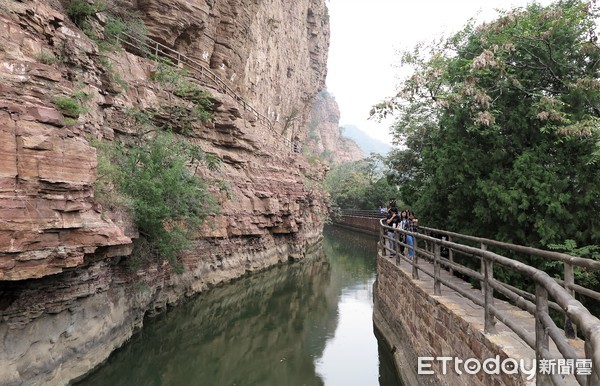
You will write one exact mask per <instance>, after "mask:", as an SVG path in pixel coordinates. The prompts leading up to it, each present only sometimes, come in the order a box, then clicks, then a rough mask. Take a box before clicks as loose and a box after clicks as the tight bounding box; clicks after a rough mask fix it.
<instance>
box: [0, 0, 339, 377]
mask: <svg viewBox="0 0 600 386" xmlns="http://www.w3.org/2000/svg"><path fill="white" fill-rule="evenodd" d="M110 4H111V5H112V6H115V7H118V8H119V9H120V10H121V11H122V12H124V13H127V14H135V15H139V18H140V19H142V20H143V21H144V23H145V25H146V30H147V32H146V33H147V35H148V37H149V38H151V39H153V40H152V41H158V42H161V43H163V44H165V45H166V46H168V47H171V48H175V49H177V50H178V51H179V52H180V53H181V54H183V55H186V56H187V57H189V58H191V59H192V60H194V61H196V62H198V63H201V64H202V65H204V66H206V68H209V69H210V71H211V73H213V74H215V75H217V76H218V77H219V78H221V79H222V80H223V82H224V83H225V84H226V85H227V88H228V90H234V92H235V94H236V95H234V96H232V93H231V92H226V90H224V89H222V88H211V87H210V86H207V85H203V86H204V87H205V88H206V90H207V91H208V92H209V93H210V95H211V101H212V106H213V107H212V111H211V113H212V119H211V120H209V121H207V122H203V121H194V122H191V129H190V130H188V131H186V133H185V135H182V136H181V137H182V138H184V139H185V140H186V141H188V142H189V143H191V144H194V145H196V146H199V147H200V148H201V149H202V150H203V151H205V152H207V153H210V154H214V155H216V156H217V157H219V158H220V159H221V160H222V161H223V163H222V166H221V168H220V170H217V171H214V170H213V171H211V170H209V169H208V168H205V167H202V168H200V169H196V172H197V174H198V175H199V176H201V177H202V178H204V179H205V180H206V181H208V183H209V185H210V187H209V189H210V191H211V193H212V195H213V196H214V197H215V198H216V200H217V201H218V202H219V204H220V207H221V209H220V211H219V212H218V213H214V214H212V215H210V216H209V218H208V219H207V220H206V221H205V222H204V224H203V226H202V228H201V229H198V230H197V232H196V235H195V238H194V241H193V246H192V247H191V248H190V249H189V250H187V251H186V252H185V254H184V255H183V256H182V257H181V259H180V262H181V263H182V266H183V272H182V273H177V272H175V271H174V270H173V268H172V267H171V266H170V264H169V263H168V262H167V261H162V260H160V259H158V260H156V259H155V260H152V261H149V262H146V263H145V264H143V265H142V267H137V266H135V265H134V264H132V260H131V259H132V258H131V256H130V254H131V250H132V241H133V240H136V239H138V238H139V233H138V231H137V229H136V227H135V225H134V224H133V220H132V218H131V217H132V216H131V215H130V214H128V213H126V212H122V211H119V210H116V209H114V208H109V207H106V205H105V206H103V205H102V204H100V203H99V201H98V200H97V198H96V195H97V192H96V191H95V186H96V182H97V179H98V178H101V177H102V176H97V166H98V157H97V153H96V149H95V148H94V147H93V146H92V145H91V142H92V141H100V142H103V143H110V142H111V141H115V140H124V139H127V138H129V139H131V138H135V137H136V133H137V131H136V128H135V125H134V124H133V123H132V119H131V111H142V112H144V111H154V112H156V111H158V110H159V108H158V106H160V105H161V103H164V101H165V100H167V99H169V98H172V97H173V96H172V93H169V91H168V90H165V88H164V87H163V86H164V85H161V84H160V83H158V82H157V81H155V78H154V76H155V74H156V73H157V71H158V70H157V63H156V62H155V61H153V60H151V59H148V58H146V57H143V56H141V55H140V54H139V52H135V50H131V49H129V50H124V49H122V48H118V47H114V48H112V49H108V50H107V49H106V48H102V47H101V43H102V37H103V36H102V26H103V25H105V24H106V22H107V16H106V15H105V13H104V12H99V13H98V14H96V15H94V18H93V20H92V21H91V23H90V25H89V26H88V28H89V30H88V31H86V33H84V32H83V31H82V29H81V28H79V27H77V26H76V25H75V24H74V23H73V22H72V21H71V20H70V19H69V18H68V17H67V16H66V14H67V7H68V5H69V2H65V3H64V4H61V3H60V2H59V1H56V0H51V1H38V0H26V1H11V0H8V1H3V2H0V31H1V33H0V341H1V342H2V348H1V349H0V363H1V364H2V366H0V384H2V385H24V384H27V385H31V384H50V385H52V384H66V383H68V382H69V381H70V380H72V379H74V378H77V377H79V376H82V375H83V374H85V373H86V372H88V371H89V370H90V369H92V368H93V367H95V366H97V365H98V364H99V363H101V362H102V361H103V360H105V359H106V358H107V356H108V355H109V354H110V352H112V351H113V350H114V349H115V348H117V347H119V346H120V345H122V344H123V343H124V342H126V341H127V339H129V337H130V336H131V335H132V333H133V332H134V331H135V329H137V328H139V327H140V326H141V325H142V323H143V319H144V317H145V316H146V315H148V314H153V313H155V312H160V311H161V310H163V309H164V308H165V307H167V306H169V305H173V304H176V303H178V302H179V301H181V300H182V299H184V298H185V297H186V296H190V295H192V294H194V293H197V292H199V291H203V290H205V289H207V288H209V287H211V286H214V285H218V284H220V283H224V282H227V281H230V280H232V279H235V278H238V277H241V276H243V275H246V274H248V273H250V272H255V271H258V270H262V269H265V268H267V267H270V266H273V265H276V264H280V263H284V262H288V261H293V260H298V259H302V258H303V257H304V256H305V255H306V253H307V252H310V251H311V249H312V248H313V247H314V245H316V244H317V243H318V242H319V241H320V240H321V238H322V227H323V223H324V221H325V218H326V216H327V213H326V212H327V208H326V203H325V202H324V199H323V198H322V197H323V194H322V192H321V190H320V188H319V186H320V183H321V182H322V180H323V178H324V174H325V169H326V168H325V167H324V166H323V165H321V164H319V163H316V164H315V163H308V162H307V160H306V157H305V156H304V155H303V154H301V153H298V152H294V149H296V150H297V146H296V147H294V144H297V143H302V142H303V141H305V140H306V138H307V137H308V133H309V130H308V128H307V127H306V125H307V121H308V116H309V112H310V110H311V107H312V104H313V101H314V99H315V96H316V95H317V93H318V91H319V90H321V89H322V88H323V87H324V80H325V75H326V65H325V64H326V59H327V49H328V44H329V24H328V16H327V10H326V7H325V4H324V1H322V0H292V1H283V0H272V1H262V2H257V1H252V0H225V1H213V0H196V1H184V0H180V1H178V0H147V1H135V0H133V1H122V2H118V3H117V2H111V3H110ZM88 35H89V36H92V38H90V37H89V36H88ZM74 97H77V98H74ZM59 98H63V100H64V99H69V98H70V99H71V100H75V99H77V100H79V101H81V103H82V104H83V105H84V106H83V108H82V109H81V111H80V112H78V113H77V114H71V115H70V116H69V114H68V113H65V112H64V111H62V113H61V109H60V108H59V107H58V99H59ZM248 106H252V107H253V108H254V109H255V110H251V109H248ZM257 112H258V113H260V114H261V115H262V116H263V117H266V118H267V120H268V121H265V120H263V119H259V116H258V114H257ZM162 118H164V119H168V118H169V117H162Z"/></svg>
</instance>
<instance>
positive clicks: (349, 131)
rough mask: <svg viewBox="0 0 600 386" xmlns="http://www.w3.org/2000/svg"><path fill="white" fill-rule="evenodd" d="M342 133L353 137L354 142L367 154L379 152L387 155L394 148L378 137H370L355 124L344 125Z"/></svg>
mask: <svg viewBox="0 0 600 386" xmlns="http://www.w3.org/2000/svg"><path fill="white" fill-rule="evenodd" d="M342 128H343V131H342V135H343V136H344V137H347V138H350V139H353V140H354V142H356V144H357V145H358V147H360V149H361V150H362V151H363V153H365V156H367V157H368V156H369V155H370V154H371V153H379V154H381V155H387V153H389V152H390V151H391V150H392V146H391V145H389V144H387V143H385V142H382V141H380V140H378V139H375V138H372V137H369V136H368V135H367V134H365V132H364V131H362V130H360V129H359V128H358V127H356V126H354V125H345V126H342Z"/></svg>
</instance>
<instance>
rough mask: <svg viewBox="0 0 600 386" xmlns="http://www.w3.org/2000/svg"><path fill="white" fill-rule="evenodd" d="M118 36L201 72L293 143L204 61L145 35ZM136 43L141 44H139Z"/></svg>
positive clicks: (198, 78) (271, 128)
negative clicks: (201, 61)
mask: <svg viewBox="0 0 600 386" xmlns="http://www.w3.org/2000/svg"><path fill="white" fill-rule="evenodd" d="M122 36H124V37H125V39H123V38H122ZM116 38H117V40H118V41H120V42H122V43H124V44H125V45H127V46H129V47H132V48H134V49H135V50H140V48H142V47H145V48H146V49H148V50H149V52H150V53H154V55H156V56H158V55H159V54H160V55H161V56H164V57H167V58H169V59H171V61H172V63H173V65H174V66H176V65H178V64H179V63H181V64H183V65H184V66H186V67H187V68H188V69H190V70H192V71H193V72H194V73H197V74H199V76H200V77H197V76H194V79H196V80H198V81H199V82H200V83H201V84H206V83H205V82H203V80H202V79H207V80H208V81H209V82H211V83H212V84H213V85H214V86H215V87H216V88H217V89H218V90H219V91H221V92H223V93H224V94H226V95H229V96H230V97H232V98H233V99H234V100H235V101H236V102H237V103H238V104H240V105H242V106H243V108H244V110H249V111H251V112H252V113H254V115H255V116H256V119H257V120H258V121H259V122H261V123H263V124H265V126H266V127H267V128H269V130H271V131H272V132H273V134H275V135H276V136H278V137H280V139H282V140H283V141H284V142H285V143H286V145H289V146H291V145H292V143H291V141H290V140H289V139H287V138H285V137H284V136H282V135H281V134H280V133H278V132H277V131H276V130H275V128H274V125H273V123H272V122H271V121H270V120H269V118H267V117H266V116H265V115H263V114H261V113H260V112H258V110H256V109H255V108H254V107H252V106H251V105H249V104H248V103H247V102H246V101H245V100H244V98H242V97H241V96H240V95H238V94H237V93H236V92H235V91H234V90H233V89H232V88H231V87H230V86H229V85H228V84H227V83H225V81H223V80H222V79H221V78H220V77H219V76H218V75H216V74H215V73H214V72H212V71H211V70H210V69H209V68H207V67H206V66H205V65H203V64H202V63H200V62H198V61H196V60H194V59H192V58H190V57H188V56H186V55H184V54H182V53H181V52H179V51H177V50H174V49H173V48H170V47H168V46H166V45H164V44H162V43H159V42H157V41H156V40H154V39H152V38H150V37H145V38H144V39H139V38H137V37H135V36H133V35H130V34H128V33H125V32H121V34H120V35H118V36H117V37H116ZM148 41H150V42H152V45H150V44H148ZM134 43H137V44H139V46H138V45H136V44H134ZM134 54H135V53H134ZM289 150H291V149H289Z"/></svg>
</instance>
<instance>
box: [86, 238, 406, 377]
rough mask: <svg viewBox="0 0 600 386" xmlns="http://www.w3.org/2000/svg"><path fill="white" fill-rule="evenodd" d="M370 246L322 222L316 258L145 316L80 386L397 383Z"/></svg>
mask: <svg viewBox="0 0 600 386" xmlns="http://www.w3.org/2000/svg"><path fill="white" fill-rule="evenodd" d="M376 242H377V239H376V238H375V237H372V236H368V235H364V234H360V233H356V232H353V231H348V230H344V229H340V228H337V227H326V228H325V238H324V241H323V248H322V249H320V250H319V251H318V252H316V253H315V254H314V255H313V256H310V257H307V258H306V259H304V260H303V261H301V262H297V263H293V264H285V265H282V266H278V267H275V268H272V269H269V270H268V271H265V272H261V273H258V274H254V275H252V276H249V277H245V278H242V279H240V280H237V281H235V282H233V283H231V284H227V285H225V286H222V287H218V288H214V289H212V290H210V291H207V292H205V293H203V294H200V295H199V296H197V297H194V298H193V299H191V300H189V301H188V302H186V303H185V304H183V305H180V306H178V307H175V308H173V309H171V310H169V311H167V312H165V313H163V314H161V315H159V316H157V317H154V318H149V319H148V320H146V321H145V323H144V327H143V329H142V330H141V331H139V332H138V333H137V334H135V335H134V336H133V337H132V338H131V340H130V342H129V343H127V344H126V345H125V346H124V347H122V348H121V349H119V350H117V351H116V352H114V353H113V354H112V355H111V356H110V358H109V359H108V360H107V361H106V363H105V364H104V365H103V366H101V367H99V368H98V369H97V370H95V371H94V372H93V373H91V374H90V375H89V376H87V377H86V378H85V379H83V380H81V381H80V382H79V383H78V385H106V386H119V385H127V386H129V385H144V386H149V385H169V386H170V385H173V386H179V385H203V386H234V385H238V386H248V385H261V386H263V385H266V386H269V385H273V386H283V385H289V386H295V385H298V386H300V385H307V386H311V385H325V386H352V385H356V386H374V385H380V386H396V385H399V383H397V381H396V374H395V370H394V366H393V364H392V360H391V358H390V357H389V356H388V355H387V354H386V351H385V349H383V344H381V343H379V342H378V340H377V338H376V337H375V335H374V332H373V323H372V307H373V306H372V304H373V303H372V299H373V296H372V287H373V282H374V280H375V267H376V264H375V256H376V254H375V245H376Z"/></svg>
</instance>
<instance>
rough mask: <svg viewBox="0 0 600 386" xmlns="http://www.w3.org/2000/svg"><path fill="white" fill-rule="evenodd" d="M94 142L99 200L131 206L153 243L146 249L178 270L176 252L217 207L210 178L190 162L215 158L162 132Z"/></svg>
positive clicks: (144, 232)
mask: <svg viewBox="0 0 600 386" xmlns="http://www.w3.org/2000/svg"><path fill="white" fill-rule="evenodd" d="M96 147H97V149H98V159H99V162H98V182H97V184H96V190H97V198H98V199H99V201H100V202H101V203H102V204H106V205H107V206H113V207H114V206H115V205H121V209H127V208H129V209H130V210H131V211H132V214H133V217H134V219H135V223H136V225H137V227H138V230H139V232H140V234H141V235H142V236H143V237H144V238H145V239H146V240H147V241H148V242H149V248H147V250H146V251H145V252H146V253H147V252H150V254H151V255H154V256H156V257H160V258H166V259H167V260H168V261H169V262H170V263H171V264H172V266H173V267H175V268H176V269H180V268H181V266H180V265H179V264H178V263H177V257H178V256H179V255H180V254H181V252H183V251H184V250H185V249H186V248H188V247H189V246H190V245H191V238H192V232H193V230H194V229H196V228H197V227H198V226H199V225H200V224H201V223H202V221H203V220H204V219H205V218H206V216H207V215H208V214H210V213H214V212H216V211H217V209H218V207H217V203H216V201H215V199H214V198H213V197H212V196H211V194H210V193H209V192H208V189H207V185H206V183H205V182H204V181H203V180H202V179H201V178H200V177H198V176H197V175H195V174H194V173H193V172H192V171H191V170H190V168H189V166H190V164H192V165H193V164H197V163H199V162H201V161H204V160H206V163H207V164H208V166H209V167H210V165H211V163H210V162H212V161H214V160H212V158H214V157H212V158H211V157H209V156H208V155H206V153H204V152H202V151H201V150H200V149H198V148H197V147H195V146H192V145H190V144H188V143H187V142H185V141H183V140H181V139H178V138H177V137H176V136H175V135H174V134H172V133H170V132H162V131H157V132H153V133H152V136H151V137H149V136H146V138H143V140H142V139H139V140H138V141H136V143H135V144H134V145H133V146H130V147H128V146H125V145H124V144H122V143H119V142H114V143H107V142H104V143H96ZM196 168H197V166H196ZM143 257H146V256H143Z"/></svg>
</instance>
